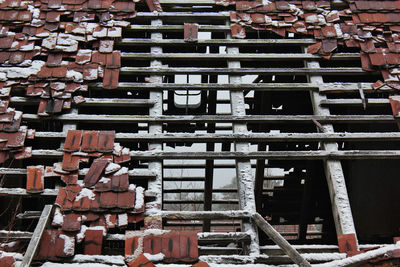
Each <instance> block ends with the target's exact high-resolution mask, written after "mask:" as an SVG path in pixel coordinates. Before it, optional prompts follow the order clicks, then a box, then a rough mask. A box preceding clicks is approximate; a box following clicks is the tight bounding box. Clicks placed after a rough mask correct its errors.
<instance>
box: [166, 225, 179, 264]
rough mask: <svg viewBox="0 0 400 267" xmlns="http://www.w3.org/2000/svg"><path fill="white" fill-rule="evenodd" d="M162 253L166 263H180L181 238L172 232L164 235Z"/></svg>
mask: <svg viewBox="0 0 400 267" xmlns="http://www.w3.org/2000/svg"><path fill="white" fill-rule="evenodd" d="M162 253H163V254H164V262H165V263H174V262H177V261H179V259H180V256H181V251H180V237H179V234H178V233H177V232H170V233H167V234H165V235H163V238H162Z"/></svg>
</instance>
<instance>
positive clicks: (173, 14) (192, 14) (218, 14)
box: [136, 11, 229, 26]
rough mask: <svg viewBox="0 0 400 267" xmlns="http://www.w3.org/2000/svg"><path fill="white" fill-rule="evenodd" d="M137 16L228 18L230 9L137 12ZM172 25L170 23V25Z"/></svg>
mask: <svg viewBox="0 0 400 267" xmlns="http://www.w3.org/2000/svg"><path fill="white" fill-rule="evenodd" d="M136 18H179V19H182V20H184V18H207V19H208V21H209V20H210V19H214V20H215V19H227V18H229V11H221V12H137V14H136ZM168 26H170V25H168Z"/></svg>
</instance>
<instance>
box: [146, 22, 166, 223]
mask: <svg viewBox="0 0 400 267" xmlns="http://www.w3.org/2000/svg"><path fill="white" fill-rule="evenodd" d="M151 25H152V26H161V25H162V20H161V19H154V20H152V21H151ZM162 38H163V36H162V33H160V32H152V33H151V40H154V41H156V40H161V39H162ZM150 51H151V53H152V54H160V53H162V47H160V46H152V47H151V48H150ZM150 66H151V67H152V68H162V63H161V61H160V60H152V61H151V63H150ZM150 83H157V84H161V83H162V75H151V76H150ZM150 101H153V102H154V106H152V107H151V108H150V110H149V115H150V116H154V117H157V116H161V115H162V112H163V91H162V90H151V91H150ZM149 133H150V134H161V133H162V124H161V123H149ZM162 149H163V147H162V143H150V144H149V150H151V151H154V150H157V151H161V150H162ZM149 169H150V170H151V171H154V172H155V174H156V177H155V178H154V179H153V180H150V181H149V183H148V192H151V193H152V194H153V195H154V196H155V199H154V200H153V201H151V202H148V203H146V209H147V211H148V214H149V216H151V217H152V218H150V219H151V221H152V225H153V227H156V228H158V227H162V219H161V217H159V216H157V217H154V216H152V213H153V214H156V213H158V211H161V208H162V161H161V160H158V161H150V162H149Z"/></svg>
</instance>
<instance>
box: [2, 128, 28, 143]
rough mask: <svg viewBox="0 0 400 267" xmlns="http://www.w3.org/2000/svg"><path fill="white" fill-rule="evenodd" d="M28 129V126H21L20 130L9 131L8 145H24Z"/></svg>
mask: <svg viewBox="0 0 400 267" xmlns="http://www.w3.org/2000/svg"><path fill="white" fill-rule="evenodd" d="M26 133H27V129H26V127H21V128H20V129H19V131H18V132H15V133H9V134H8V136H7V139H8V140H7V147H8V148H17V147H22V146H24V143H25V138H26Z"/></svg>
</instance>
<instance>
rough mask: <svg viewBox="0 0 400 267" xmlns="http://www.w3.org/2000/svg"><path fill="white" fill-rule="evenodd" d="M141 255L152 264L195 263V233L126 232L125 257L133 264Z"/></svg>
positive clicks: (165, 231)
mask: <svg viewBox="0 0 400 267" xmlns="http://www.w3.org/2000/svg"><path fill="white" fill-rule="evenodd" d="M142 254H144V256H146V258H148V259H149V260H151V261H153V262H160V261H162V262H164V263H178V262H184V263H190V262H196V261H197V260H198V256H199V255H198V241H197V233H196V232H195V231H167V230H159V229H148V230H145V231H127V232H126V234H125V257H126V258H127V259H132V260H133V262H134V260H135V259H138V258H140V255H142ZM133 266H134V265H133Z"/></svg>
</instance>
